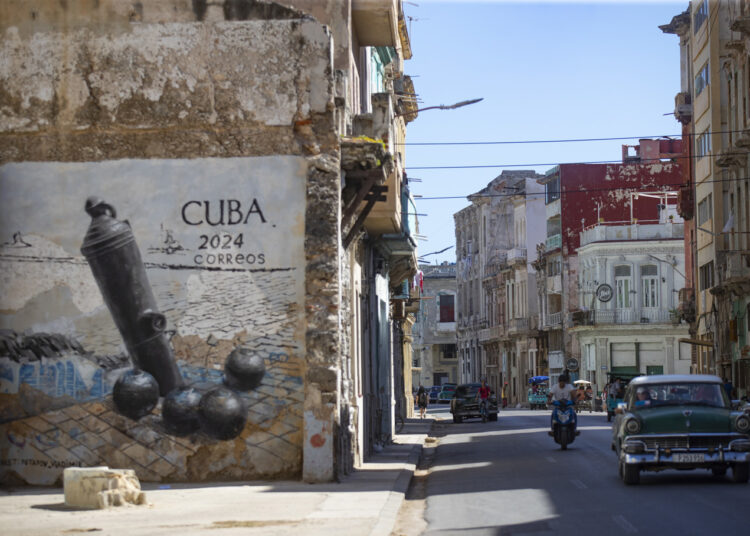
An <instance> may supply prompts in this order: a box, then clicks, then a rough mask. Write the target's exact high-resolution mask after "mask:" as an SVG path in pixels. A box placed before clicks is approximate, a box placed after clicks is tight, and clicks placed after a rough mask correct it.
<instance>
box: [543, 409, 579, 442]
mask: <svg viewBox="0 0 750 536" xmlns="http://www.w3.org/2000/svg"><path fill="white" fill-rule="evenodd" d="M552 404H553V405H554V408H553V409H552V430H550V431H549V435H551V436H552V437H553V438H554V439H555V443H558V444H559V445H560V449H561V450H566V449H567V448H568V445H569V444H570V443H572V442H573V441H574V440H575V438H576V436H577V435H579V434H580V433H581V432H579V431H578V430H577V429H576V426H577V424H578V419H577V416H576V412H575V405H574V404H573V402H571V401H569V400H562V401H560V400H555V401H554V402H552Z"/></svg>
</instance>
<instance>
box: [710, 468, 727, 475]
mask: <svg viewBox="0 0 750 536" xmlns="http://www.w3.org/2000/svg"><path fill="white" fill-rule="evenodd" d="M711 474H713V475H714V476H724V475H725V474H727V468H726V466H720V467H712V468H711Z"/></svg>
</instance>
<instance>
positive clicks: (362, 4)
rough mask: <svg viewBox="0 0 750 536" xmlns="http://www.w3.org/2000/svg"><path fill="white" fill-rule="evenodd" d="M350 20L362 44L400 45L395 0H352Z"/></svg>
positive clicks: (374, 45)
mask: <svg viewBox="0 0 750 536" xmlns="http://www.w3.org/2000/svg"><path fill="white" fill-rule="evenodd" d="M352 22H353V23H354V28H355V29H356V31H357V38H358V39H359V44H360V45H362V46H372V47H397V46H398V47H400V46H401V43H400V36H399V20H398V1H397V0H352Z"/></svg>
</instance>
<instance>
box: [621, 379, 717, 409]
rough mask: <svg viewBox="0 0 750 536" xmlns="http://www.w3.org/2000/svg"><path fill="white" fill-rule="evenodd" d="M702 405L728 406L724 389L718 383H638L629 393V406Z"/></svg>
mask: <svg viewBox="0 0 750 536" xmlns="http://www.w3.org/2000/svg"><path fill="white" fill-rule="evenodd" d="M687 404H689V405H702V406H712V407H716V408H728V407H729V400H728V399H727V396H726V391H725V390H724V389H723V387H722V386H721V385H720V384H718V383H698V382H695V383H693V382H682V383H663V384H649V385H639V386H637V387H635V388H634V389H633V390H632V391H631V393H630V399H629V400H628V406H629V407H635V408H639V407H653V406H669V405H679V406H681V405H687Z"/></svg>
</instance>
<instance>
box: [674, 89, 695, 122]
mask: <svg viewBox="0 0 750 536" xmlns="http://www.w3.org/2000/svg"><path fill="white" fill-rule="evenodd" d="M674 116H675V119H677V120H678V121H679V122H680V123H682V124H683V125H687V124H688V123H690V121H691V119H692V118H693V102H692V99H691V97H690V93H678V94H677V95H675V97H674Z"/></svg>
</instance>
